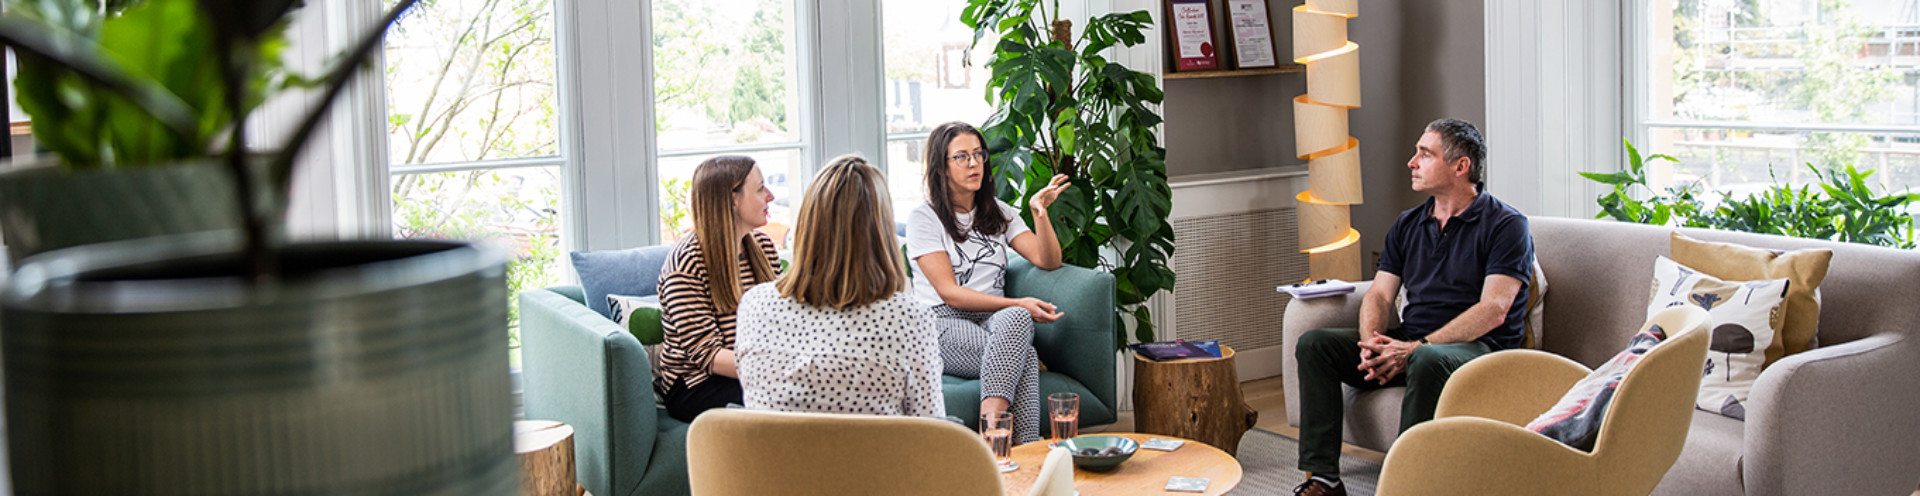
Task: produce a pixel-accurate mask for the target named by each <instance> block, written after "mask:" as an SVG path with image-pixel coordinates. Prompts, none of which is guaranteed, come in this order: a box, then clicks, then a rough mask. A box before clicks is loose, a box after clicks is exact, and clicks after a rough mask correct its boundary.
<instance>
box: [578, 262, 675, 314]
mask: <svg viewBox="0 0 1920 496" xmlns="http://www.w3.org/2000/svg"><path fill="white" fill-rule="evenodd" d="M672 252H673V245H660V246H648V247H643V248H633V249H627V250H610V251H576V252H573V253H572V254H571V256H572V258H573V272H574V273H575V274H578V275H579V276H580V286H581V288H582V289H583V290H584V291H585V295H586V299H585V301H584V303H586V304H587V308H591V309H593V311H595V312H598V313H599V314H600V316H602V317H606V318H607V319H608V320H612V319H613V311H612V309H610V308H608V307H607V295H610V294H621V295H634V296H647V295H654V294H659V292H660V267H661V266H664V265H666V263H667V255H668V254H670V253H672Z"/></svg>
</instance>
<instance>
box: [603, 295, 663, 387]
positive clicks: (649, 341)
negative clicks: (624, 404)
mask: <svg viewBox="0 0 1920 496" xmlns="http://www.w3.org/2000/svg"><path fill="white" fill-rule="evenodd" d="M607 307H608V308H611V309H613V323H615V324H619V325H620V327H624V328H626V329H627V332H629V333H632V334H633V337H634V339H638V340H640V344H641V346H643V347H645V348H646V349H647V367H649V370H651V371H653V376H654V377H660V354H661V353H665V352H666V350H665V349H664V348H666V346H665V345H662V344H660V343H661V342H662V341H665V340H666V334H665V332H664V331H662V330H661V328H660V298H659V297H657V296H628V295H607ZM653 400H654V403H656V404H657V405H656V406H660V407H663V408H664V407H665V404H661V403H660V402H661V401H663V398H661V397H660V395H657V394H656V395H654V398H653Z"/></svg>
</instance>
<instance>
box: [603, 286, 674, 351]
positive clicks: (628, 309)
mask: <svg viewBox="0 0 1920 496" xmlns="http://www.w3.org/2000/svg"><path fill="white" fill-rule="evenodd" d="M607 307H608V308H611V309H613V323H615V324H620V326H621V327H625V328H627V332H630V333H633V337H634V339H638V340H640V344H644V345H648V346H652V345H656V344H660V342H661V341H665V340H666V332H665V331H663V330H661V328H660V298H659V297H656V296H629V295H607Z"/></svg>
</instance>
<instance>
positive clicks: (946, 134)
mask: <svg viewBox="0 0 1920 496" xmlns="http://www.w3.org/2000/svg"><path fill="white" fill-rule="evenodd" d="M922 158H924V159H925V161H926V164H927V172H926V181H927V183H926V184H927V203H925V204H922V205H920V206H919V207H918V208H915V209H914V210H913V212H912V213H910V214H908V217H907V257H909V258H912V259H913V260H914V263H915V266H916V268H918V269H920V270H918V271H915V272H914V275H913V292H914V296H915V297H917V298H919V299H920V301H922V302H924V303H925V304H927V305H931V306H933V315H934V318H935V325H936V326H937V327H938V328H939V329H940V358H941V359H942V360H943V363H944V364H945V367H946V370H945V372H946V374H947V375H953V376H959V377H978V378H980V411H981V412H982V413H988V412H1004V411H1007V410H1009V409H1011V410H1013V432H1014V437H1015V439H1017V440H1018V441H1019V442H1023V443H1024V442H1030V441H1034V440H1038V439H1039V438H1040V425H1039V422H1040V359H1039V357H1038V355H1036V354H1035V353H1034V350H1033V324H1034V323H1035V322H1040V323H1046V322H1052V321H1054V320H1055V319H1058V318H1060V315H1061V313H1060V309H1059V308H1056V307H1054V306H1053V304H1052V303H1048V302H1045V301H1040V300H1039V299H1037V298H1008V297H1006V291H1005V287H1006V266H1007V250H1008V249H1009V248H1011V249H1012V250H1013V251H1017V252H1020V256H1022V257H1025V258H1026V259H1027V260H1028V261H1031V262H1033V264H1034V265H1035V266H1038V267H1040V268H1042V269H1047V270H1053V269H1057V268H1060V239H1059V238H1057V237H1055V236H1054V234H1053V223H1052V222H1051V221H1050V220H1049V219H1048V218H1047V207H1049V206H1052V205H1053V201H1054V199H1056V198H1059V197H1060V191H1061V190H1064V189H1066V188H1067V186H1068V185H1067V176H1054V177H1053V180H1052V182H1051V183H1050V184H1048V185H1047V187H1045V188H1042V189H1041V190H1040V191H1038V192H1035V193H1034V195H1033V198H1032V199H1031V200H1029V201H1028V202H1027V208H1028V210H1030V211H1031V212H1032V213H1033V229H1031V230H1029V229H1028V228H1027V225H1026V223H1024V222H1022V221H1021V220H1020V211H1019V210H1015V209H1014V207H1013V206H1011V205H1008V204H1006V203H1003V202H1001V201H999V200H998V199H996V198H995V195H994V187H993V181H991V180H988V179H987V178H988V177H990V174H991V173H992V167H991V164H990V163H989V161H988V160H987V149H986V146H985V141H983V140H982V139H981V136H980V131H979V130H977V129H974V127H973V126H971V125H968V124H967V123H964V122H949V123H946V124H941V125H940V126H939V127H936V128H934V129H933V132H932V133H931V134H929V135H928V137H927V149H926V154H925V155H924V156H923V157H922Z"/></svg>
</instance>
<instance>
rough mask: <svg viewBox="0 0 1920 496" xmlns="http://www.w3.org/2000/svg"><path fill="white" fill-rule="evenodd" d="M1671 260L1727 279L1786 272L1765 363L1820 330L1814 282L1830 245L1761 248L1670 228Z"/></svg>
mask: <svg viewBox="0 0 1920 496" xmlns="http://www.w3.org/2000/svg"><path fill="white" fill-rule="evenodd" d="M1672 239H1673V240H1672V245H1671V249H1672V251H1673V261H1675V262H1679V263H1680V264H1681V265H1685V266H1688V267H1693V268H1695V269H1699V270H1700V271H1701V272H1705V273H1707V274H1708V275H1712V276H1714V277H1718V278H1720V279H1723V280H1728V281H1751V280H1756V279H1779V278H1783V277H1784V278H1786V279H1787V280H1789V281H1793V282H1792V284H1791V285H1789V286H1788V287H1787V305H1786V308H1785V309H1784V310H1783V312H1782V316H1783V317H1784V318H1785V319H1786V323H1785V325H1783V326H1782V327H1781V330H1780V332H1779V333H1778V334H1775V335H1774V340H1773V343H1772V345H1770V346H1768V347H1767V359H1766V365H1773V362H1774V361H1775V360H1779V359H1780V357H1782V356H1786V355H1791V354H1794V353H1799V352H1802V351H1806V350H1808V349H1812V348H1813V347H1814V346H1815V345H1816V344H1817V343H1816V342H1815V338H1816V335H1817V334H1818V333H1819V332H1820V283H1822V282H1825V281H1826V278H1827V266H1828V264H1829V263H1830V262H1832V261H1833V250H1829V249H1825V248H1817V249H1805V250H1794V251H1778V250H1763V249H1760V248H1753V247H1748V246H1741V245H1737V244H1733V243H1715V242H1710V241H1700V240H1696V239H1693V238H1689V237H1687V236H1686V235H1684V234H1680V233H1677V232H1676V233H1673V238H1672Z"/></svg>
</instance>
